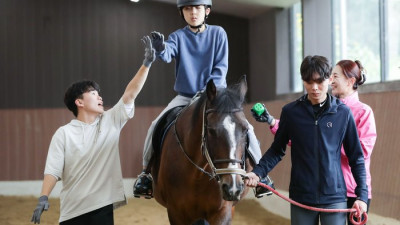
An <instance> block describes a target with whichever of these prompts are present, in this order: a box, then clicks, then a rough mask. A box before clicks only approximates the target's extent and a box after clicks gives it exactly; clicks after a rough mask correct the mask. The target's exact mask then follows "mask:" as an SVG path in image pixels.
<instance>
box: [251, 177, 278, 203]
mask: <svg viewBox="0 0 400 225" xmlns="http://www.w3.org/2000/svg"><path fill="white" fill-rule="evenodd" d="M260 182H261V183H263V184H266V185H268V186H270V187H272V188H273V189H274V190H275V186H274V181H272V179H271V178H270V177H269V176H266V177H265V178H262V179H261V180H260ZM254 195H255V196H256V198H262V197H263V196H264V195H267V196H270V195H272V191H270V190H269V189H267V188H264V187H261V186H257V187H256V188H255V190H254Z"/></svg>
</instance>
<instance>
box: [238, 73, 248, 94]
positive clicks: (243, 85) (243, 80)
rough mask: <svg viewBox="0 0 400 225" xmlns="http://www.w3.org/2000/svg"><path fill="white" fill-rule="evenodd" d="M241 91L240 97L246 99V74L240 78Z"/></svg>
mask: <svg viewBox="0 0 400 225" xmlns="http://www.w3.org/2000/svg"><path fill="white" fill-rule="evenodd" d="M239 91H240V97H241V98H242V99H244V96H246V93H247V80H246V75H243V76H242V77H241V78H240V81H239Z"/></svg>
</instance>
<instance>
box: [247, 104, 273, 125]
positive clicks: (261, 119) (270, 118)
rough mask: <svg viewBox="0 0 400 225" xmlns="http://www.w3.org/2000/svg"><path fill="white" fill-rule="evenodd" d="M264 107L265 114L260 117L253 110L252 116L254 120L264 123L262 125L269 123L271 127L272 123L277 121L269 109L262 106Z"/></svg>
mask: <svg viewBox="0 0 400 225" xmlns="http://www.w3.org/2000/svg"><path fill="white" fill-rule="evenodd" d="M262 105H263V106H264V109H265V110H264V112H263V113H261V114H260V115H258V114H257V113H256V112H255V111H254V109H251V115H252V116H253V117H254V119H256V120H257V121H258V122H262V123H268V124H269V125H271V123H272V121H273V120H274V119H275V118H274V117H273V116H272V115H271V114H269V112H268V110H267V108H266V107H265V105H264V104H262Z"/></svg>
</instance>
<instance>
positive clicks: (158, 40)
mask: <svg viewBox="0 0 400 225" xmlns="http://www.w3.org/2000/svg"><path fill="white" fill-rule="evenodd" d="M151 42H152V44H153V47H154V49H155V50H156V51H157V52H162V51H164V49H165V43H164V35H163V34H162V33H160V32H157V31H153V32H151Z"/></svg>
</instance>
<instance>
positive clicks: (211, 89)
mask: <svg viewBox="0 0 400 225" xmlns="http://www.w3.org/2000/svg"><path fill="white" fill-rule="evenodd" d="M206 92H207V97H208V100H210V101H212V100H213V99H214V98H215V96H217V88H216V87H215V84H214V81H213V80H212V79H211V80H209V81H208V82H207V88H206Z"/></svg>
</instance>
